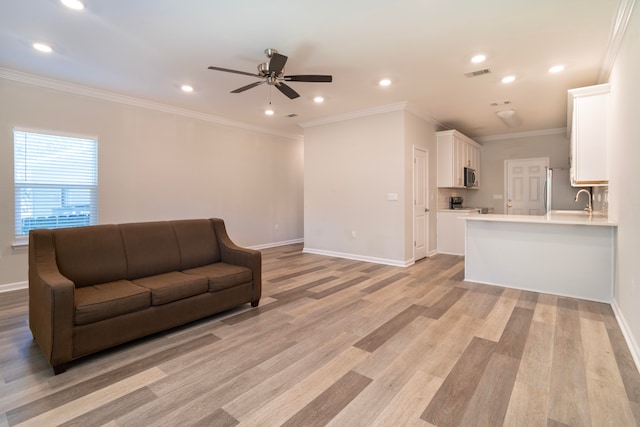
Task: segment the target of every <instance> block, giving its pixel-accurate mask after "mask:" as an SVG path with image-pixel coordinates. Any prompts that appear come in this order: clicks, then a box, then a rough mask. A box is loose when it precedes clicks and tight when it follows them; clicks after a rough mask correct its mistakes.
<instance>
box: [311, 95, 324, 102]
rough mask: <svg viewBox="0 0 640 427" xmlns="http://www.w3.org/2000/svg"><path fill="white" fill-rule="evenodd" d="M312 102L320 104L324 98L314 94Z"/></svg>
mask: <svg viewBox="0 0 640 427" xmlns="http://www.w3.org/2000/svg"><path fill="white" fill-rule="evenodd" d="M313 102H316V103H318V104H322V103H323V102H324V98H323V97H321V96H316V97H315V98H313Z"/></svg>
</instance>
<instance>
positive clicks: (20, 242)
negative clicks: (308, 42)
mask: <svg viewBox="0 0 640 427" xmlns="http://www.w3.org/2000/svg"><path fill="white" fill-rule="evenodd" d="M28 247H29V240H28V239H16V240H14V242H13V243H12V244H11V249H22V248H28Z"/></svg>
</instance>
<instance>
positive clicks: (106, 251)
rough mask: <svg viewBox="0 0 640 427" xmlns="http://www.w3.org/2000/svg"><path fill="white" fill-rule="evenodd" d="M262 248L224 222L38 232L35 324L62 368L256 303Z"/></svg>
mask: <svg viewBox="0 0 640 427" xmlns="http://www.w3.org/2000/svg"><path fill="white" fill-rule="evenodd" d="M261 274H262V258H261V254H260V252H258V251H255V250H251V249H245V248H240V247H238V246H236V245H235V244H234V243H233V242H232V241H231V240H230V239H229V236H228V235H227V231H226V228H225V225H224V222H223V221H222V220H221V219H194V220H179V221H163V222H144V223H130V224H120V225H96V226H89V227H77V228H61V229H54V230H44V229H40V230H32V231H31V233H30V234H29V326H30V328H31V332H32V334H33V337H34V338H35V340H36V341H37V343H38V344H39V346H40V348H41V349H42V351H43V352H44V354H45V356H46V357H47V360H48V361H49V363H50V364H51V366H52V367H53V369H54V372H55V373H56V374H58V373H61V372H64V371H65V370H66V369H67V366H68V363H69V362H70V361H72V360H74V359H77V358H79V357H82V356H86V355H88V354H91V353H95V352H97V351H100V350H103V349H106V348H109V347H112V346H115V345H118V344H122V343H124V342H127V341H130V340H133V339H136V338H140V337H143V336H145V335H149V334H152V333H155V332H159V331H162V330H164V329H167V328H172V327H175V326H178V325H182V324H185V323H188V322H191V321H193V320H196V319H200V318H203V317H206V316H209V315H212V314H215V313H219V312H221V311H224V310H227V309H230V308H233V307H236V306H239V305H242V304H246V303H251V305H252V306H253V307H256V306H257V305H258V303H259V301H260V295H261V289H262V276H261Z"/></svg>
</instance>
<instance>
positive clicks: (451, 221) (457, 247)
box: [436, 209, 474, 255]
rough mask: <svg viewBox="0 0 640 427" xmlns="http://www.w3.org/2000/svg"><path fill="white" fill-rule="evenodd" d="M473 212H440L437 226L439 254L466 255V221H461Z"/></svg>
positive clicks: (464, 210)
mask: <svg viewBox="0 0 640 427" xmlns="http://www.w3.org/2000/svg"><path fill="white" fill-rule="evenodd" d="M471 212H474V211H473V210H466V209H461V210H451V209H449V210H441V211H438V214H437V220H438V224H437V226H436V232H437V244H438V253H441V254H450V255H464V235H465V233H464V227H465V221H464V220H463V219H460V217H461V216H463V215H469V213H471Z"/></svg>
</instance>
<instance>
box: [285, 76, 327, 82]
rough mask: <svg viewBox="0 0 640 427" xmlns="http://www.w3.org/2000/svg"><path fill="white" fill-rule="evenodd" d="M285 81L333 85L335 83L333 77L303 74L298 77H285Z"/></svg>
mask: <svg viewBox="0 0 640 427" xmlns="http://www.w3.org/2000/svg"><path fill="white" fill-rule="evenodd" d="M284 80H285V81H287V82H316V83H331V82H332V81H333V77H331V76H323V75H319V74H301V75H298V76H284Z"/></svg>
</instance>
